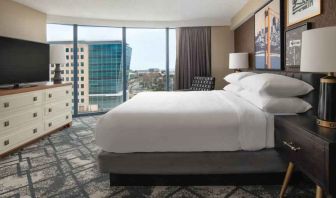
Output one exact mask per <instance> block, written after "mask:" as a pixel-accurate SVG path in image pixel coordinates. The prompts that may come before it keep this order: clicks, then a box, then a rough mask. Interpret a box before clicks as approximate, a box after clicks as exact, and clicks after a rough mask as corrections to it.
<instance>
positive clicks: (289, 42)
mask: <svg viewBox="0 0 336 198" xmlns="http://www.w3.org/2000/svg"><path fill="white" fill-rule="evenodd" d="M308 29H311V23H306V24H304V25H301V26H298V27H295V28H292V29H290V30H287V31H286V59H285V65H286V70H287V71H300V62H301V41H302V32H303V31H305V30H308Z"/></svg>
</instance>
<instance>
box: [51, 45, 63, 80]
mask: <svg viewBox="0 0 336 198" xmlns="http://www.w3.org/2000/svg"><path fill="white" fill-rule="evenodd" d="M65 63H66V59H65V48H64V46H63V45H58V44H53V45H50V64H55V76H54V84H60V83H62V76H61V64H65Z"/></svg>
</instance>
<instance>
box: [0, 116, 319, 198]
mask: <svg viewBox="0 0 336 198" xmlns="http://www.w3.org/2000/svg"><path fill="white" fill-rule="evenodd" d="M97 118H98V117H94V116H91V117H81V118H76V119H74V121H73V126H72V127H71V128H68V129H65V130H63V131H60V132H58V133H55V134H53V135H51V136H50V137H48V138H45V139H44V140H41V141H38V142H37V143H35V144H33V145H31V146H28V147H26V148H24V149H23V150H21V151H19V152H17V153H14V154H12V155H11V156H8V157H5V158H3V159H0V197H33V198H34V197H129V198H133V197H137V198H138V197H140V198H141V197H146V198H147V197H148V198H157V197H158V198H161V197H166V198H182V197H187V198H189V197H191V198H194V197H195V198H205V197H212V198H221V197H223V198H234V197H278V195H279V190H280V186H279V185H268V186H186V187H184V186H183V187H181V186H146V187H142V186H120V187H110V186H109V177H108V174H102V173H100V172H99V171H98V169H97V165H96V160H95V156H96V153H97V150H98V148H97V147H96V145H95V139H94V133H93V130H94V127H95V124H96V120H97ZM314 193H315V192H314V186H313V185H312V184H302V185H301V184H300V185H298V186H295V187H293V186H291V187H289V189H288V192H287V197H314Z"/></svg>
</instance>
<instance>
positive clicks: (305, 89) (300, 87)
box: [239, 73, 314, 97]
mask: <svg viewBox="0 0 336 198" xmlns="http://www.w3.org/2000/svg"><path fill="white" fill-rule="evenodd" d="M239 83H240V84H241V86H242V87H243V88H244V89H247V90H250V91H253V92H257V93H259V94H261V95H269V96H276V97H294V96H301V95H305V94H307V93H309V92H311V91H312V90H313V89H314V88H313V87H312V86H311V85H310V84H308V83H306V82H304V81H302V80H298V79H295V78H291V77H287V76H283V75H277V74H266V73H265V74H258V75H254V76H248V77H246V78H244V79H242V80H241V81H240V82H239Z"/></svg>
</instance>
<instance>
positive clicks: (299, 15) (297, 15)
mask: <svg viewBox="0 0 336 198" xmlns="http://www.w3.org/2000/svg"><path fill="white" fill-rule="evenodd" d="M319 14H321V0H287V27H288V26H290V25H293V24H295V23H298V22H301V21H304V20H306V19H309V18H311V17H314V16H317V15H319Z"/></svg>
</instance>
